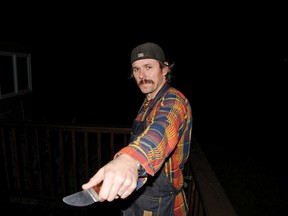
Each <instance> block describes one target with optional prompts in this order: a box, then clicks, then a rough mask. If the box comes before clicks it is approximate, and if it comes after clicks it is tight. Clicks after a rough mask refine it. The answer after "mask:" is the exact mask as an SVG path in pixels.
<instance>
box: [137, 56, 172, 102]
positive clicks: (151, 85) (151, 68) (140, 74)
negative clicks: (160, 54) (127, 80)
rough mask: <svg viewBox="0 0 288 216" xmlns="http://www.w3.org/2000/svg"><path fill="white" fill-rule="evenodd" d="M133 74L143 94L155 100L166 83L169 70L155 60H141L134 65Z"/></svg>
mask: <svg viewBox="0 0 288 216" xmlns="http://www.w3.org/2000/svg"><path fill="white" fill-rule="evenodd" d="M132 73H133V76H134V78H135V81H136V83H137V85H138V87H139V88H140V90H141V91H142V93H144V94H146V95H147V94H148V97H149V99H153V98H154V97H155V96H156V94H157V93H158V91H159V90H160V89H161V87H162V86H163V85H164V83H165V81H166V79H165V75H166V73H167V70H166V68H165V67H164V68H163V69H161V68H160V64H159V62H158V61H157V60H155V59H140V60H137V61H135V62H133V63H132Z"/></svg>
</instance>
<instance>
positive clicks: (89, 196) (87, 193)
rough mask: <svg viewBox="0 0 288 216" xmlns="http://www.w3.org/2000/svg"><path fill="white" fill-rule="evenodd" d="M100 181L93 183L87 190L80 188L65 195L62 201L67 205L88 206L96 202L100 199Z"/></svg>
mask: <svg viewBox="0 0 288 216" xmlns="http://www.w3.org/2000/svg"><path fill="white" fill-rule="evenodd" d="M101 185H102V183H100V184H98V185H95V186H94V187H92V188H89V189H87V190H82V191H79V192H76V193H74V194H71V195H68V196H65V197H64V198H63V202H65V203H66V204H68V205H72V206H78V207H83V206H88V205H91V204H93V203H95V202H98V201H99V200H100V198H99V196H98V194H99V191H100V188H101Z"/></svg>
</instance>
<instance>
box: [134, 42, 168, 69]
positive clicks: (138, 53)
mask: <svg viewBox="0 0 288 216" xmlns="http://www.w3.org/2000/svg"><path fill="white" fill-rule="evenodd" d="M150 58H151V59H156V60H159V61H161V62H163V63H164V62H165V55H164V52H163V50H162V48H161V47H160V46H159V45H157V44H155V43H150V42H147V43H144V44H141V45H139V46H137V47H135V48H134V49H133V50H132V53H131V64H132V63H133V62H134V61H136V60H139V59H150Z"/></svg>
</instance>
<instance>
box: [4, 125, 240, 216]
mask: <svg viewBox="0 0 288 216" xmlns="http://www.w3.org/2000/svg"><path fill="white" fill-rule="evenodd" d="M0 132H1V134H0V145H1V158H2V161H1V164H2V165H1V166H2V167H1V170H3V175H2V173H1V176H3V177H5V180H4V183H5V187H4V188H5V191H4V194H5V196H7V197H8V199H9V202H12V203H23V204H32V205H54V206H55V205H56V206H59V207H63V208H65V204H63V202H62V197H63V196H65V195H68V194H71V193H74V192H76V191H79V190H81V185H82V184H83V183H84V182H86V181H87V180H88V179H89V178H90V177H91V176H92V175H93V174H95V172H96V170H98V169H99V168H100V167H101V166H102V165H104V164H105V163H107V162H108V161H109V160H111V159H112V157H113V155H114V154H115V153H116V152H117V151H118V150H119V149H120V148H122V147H123V146H125V145H127V143H128V140H129V136H130V128H122V127H97V126H76V125H48V124H8V123H5V124H3V123H2V124H1V123H0ZM189 158H190V159H189V162H188V163H187V164H186V166H185V169H184V174H185V179H186V181H185V182H186V187H185V191H186V194H187V197H188V202H189V207H190V211H189V215H190V216H192V215H193V216H206V215H209V216H210V215H213V216H214V215H215V216H218V215H219V216H226V215H227V216H234V215H236V213H235V211H234V209H233V207H232V205H231V203H230V202H229V199H228V198H227V197H226V194H225V192H224V190H223V188H222V187H221V185H220V184H219V182H218V181H217V178H216V177H215V175H214V173H213V171H212V169H211V167H210V165H209V163H208V161H207V159H206V157H205V155H204V154H203V152H202V151H201V149H200V147H199V145H198V143H197V142H196V140H195V139H193V141H192V148H191V154H190V157H189ZM211 183H212V184H211Z"/></svg>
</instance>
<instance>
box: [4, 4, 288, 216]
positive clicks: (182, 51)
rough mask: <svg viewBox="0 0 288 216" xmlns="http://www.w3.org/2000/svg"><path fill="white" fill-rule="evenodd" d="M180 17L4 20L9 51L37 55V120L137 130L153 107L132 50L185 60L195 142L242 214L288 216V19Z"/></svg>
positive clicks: (269, 12) (30, 105) (30, 104)
mask: <svg viewBox="0 0 288 216" xmlns="http://www.w3.org/2000/svg"><path fill="white" fill-rule="evenodd" d="M212 8H213V7H212ZM171 9H172V10H173V8H170V10H171ZM280 9H281V7H280ZM174 10H175V11H172V12H173V14H165V15H164V14H161V11H157V13H159V14H158V15H159V20H158V19H156V18H152V17H151V15H147V14H145V13H143V11H142V10H141V13H140V11H131V12H130V13H129V14H127V15H125V14H121V13H119V14H118V13H117V14H113V15H114V16H112V14H109V15H108V14H105V15H103V16H99V15H97V14H96V13H90V12H87V13H85V11H82V13H81V15H80V14H78V13H75V14H73V15H71V16H70V14H69V16H66V15H65V14H61V11H57V12H54V13H53V12H52V11H51V13H45V15H44V16H40V15H41V12H40V11H39V12H38V13H39V14H35V15H33V16H32V15H30V18H32V19H31V20H30V19H23V20H22V19H19V18H18V19H16V20H15V22H12V20H9V22H7V23H6V22H4V23H3V24H4V25H3V27H2V29H1V38H0V45H1V46H2V47H3V48H4V49H6V47H10V48H11V47H14V48H13V49H16V50H17V49H19V48H20V49H23V50H24V51H25V50H28V51H29V52H31V54H32V76H33V93H31V94H29V95H25V96H23V98H24V107H25V109H26V115H27V117H29V118H31V119H32V120H34V121H48V122H65V123H72V122H73V123H76V124H77V123H79V124H99V125H123V126H130V125H131V123H132V120H133V118H134V116H135V115H136V112H137V111H138V108H139V106H140V104H141V102H142V100H143V95H142V94H141V93H140V91H139V90H138V88H137V87H136V85H135V84H134V83H133V81H132V80H129V79H128V76H129V74H130V61H129V60H130V52H131V50H132V48H134V47H135V46H136V45H138V44H140V43H143V42H146V41H151V42H156V43H158V44H159V45H160V46H162V47H163V49H164V51H165V53H166V57H167V59H168V60H170V61H174V62H175V68H174V71H173V75H174V79H173V81H172V85H173V86H175V87H177V88H178V89H179V90H181V91H182V92H183V93H184V94H185V95H186V96H187V97H188V98H189V100H190V102H191V105H192V109H193V116H194V125H193V135H194V136H195V137H196V139H198V141H199V143H200V145H201V147H202V148H203V150H204V151H205V153H206V154H207V157H208V159H209V161H210V162H211V165H212V167H213V166H214V167H215V172H216V174H217V175H218V176H219V179H220V180H221V181H222V184H223V185H224V188H225V189H227V191H228V195H229V197H230V198H231V200H232V201H234V202H235V206H236V209H237V210H239V211H240V212H241V211H242V212H245V211H246V209H247V208H250V209H251V210H250V213H251V215H254V214H253V213H255V212H258V213H259V214H257V213H256V214H255V215H274V214H273V212H274V213H275V212H277V214H275V215H287V211H286V210H284V207H285V203H286V201H287V195H286V194H287V193H285V192H286V191H287V168H286V167H285V165H284V164H285V161H286V160H284V159H285V157H286V156H285V155H286V154H285V153H284V150H285V148H286V147H285V146H286V145H287V141H286V138H285V139H284V138H283V133H284V128H286V121H285V119H284V118H286V114H285V115H284V111H286V110H287V109H285V108H284V107H285V106H286V100H287V93H286V92H287V78H286V73H287V69H288V51H287V48H288V42H287V36H288V35H287V16H286V15H285V14H283V13H281V11H278V10H274V9H273V8H269V7H267V8H265V10H262V9H261V8H258V7H255V8H254V9H251V10H248V9H247V10H244V11H243V10H241V9H239V11H236V10H235V8H234V9H233V10H230V11H228V10H227V11H226V10H224V9H222V10H217V11H213V9H211V8H210V10H209V11H206V10H205V9H204V8H201V12H200V11H197V8H196V9H195V8H194V9H192V10H191V11H189V10H187V12H186V11H185V13H184V11H183V13H182V12H181V11H178V12H177V13H180V16H176V15H175V14H176V11H177V9H176V8H174ZM211 11H213V12H212V13H210V12H211ZM74 12H75V11H74ZM144 12H145V10H144ZM170 12H171V11H170ZM71 13H72V12H71ZM174 13H175V14H174ZM46 14H47V16H46ZM142 15H143V16H144V15H145V16H144V17H142ZM39 16H40V18H41V19H40V18H39ZM124 16H128V17H129V18H127V19H126V18H124ZM138 16H140V18H139V17H138ZM147 16H148V18H147ZM167 16H171V17H169V18H167ZM55 17H56V19H55ZM58 17H59V18H58ZM60 17H61V19H60ZM38 18H39V19H38ZM120 18H121V19H120ZM6 20H7V19H6ZM23 47H25V48H23ZM3 48H2V49H3ZM248 168H249V169H248ZM246 171H247V172H246ZM236 179H237V180H239V181H237V180H236ZM246 206H247V207H246ZM270 206H271V207H270ZM240 209H243V210H240ZM244 209H245V210H244ZM282 212H286V213H284V214H282ZM245 215H247V214H245Z"/></svg>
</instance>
